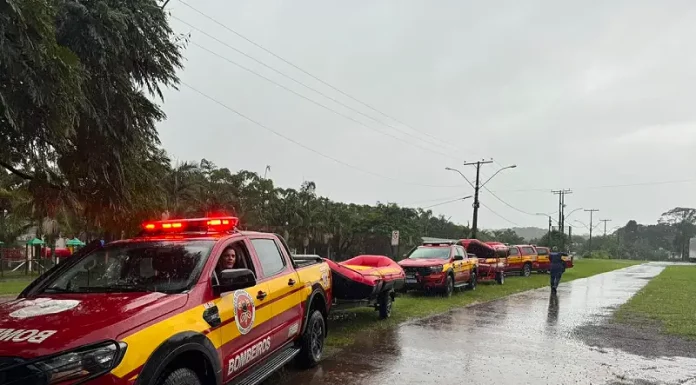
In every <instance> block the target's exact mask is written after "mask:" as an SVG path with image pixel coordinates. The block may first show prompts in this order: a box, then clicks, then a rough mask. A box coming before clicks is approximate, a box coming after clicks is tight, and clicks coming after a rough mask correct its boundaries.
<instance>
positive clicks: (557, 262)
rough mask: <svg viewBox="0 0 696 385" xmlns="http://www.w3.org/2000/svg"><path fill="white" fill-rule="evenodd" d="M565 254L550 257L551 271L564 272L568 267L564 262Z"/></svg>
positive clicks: (552, 254) (555, 254) (556, 253)
mask: <svg viewBox="0 0 696 385" xmlns="http://www.w3.org/2000/svg"><path fill="white" fill-rule="evenodd" d="M563 254H565V253H558V252H553V253H551V254H550V255H549V260H550V261H551V271H555V272H564V271H565V268H566V265H565V261H564V260H563V258H562V257H563Z"/></svg>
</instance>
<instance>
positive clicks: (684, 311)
mask: <svg viewBox="0 0 696 385" xmlns="http://www.w3.org/2000/svg"><path fill="white" fill-rule="evenodd" d="M614 320H615V321H618V322H620V323H624V324H628V325H633V326H644V325H645V321H646V320H651V321H654V322H657V323H658V325H659V328H660V331H661V332H663V333H666V334H671V335H677V336H682V337H687V338H694V339H696V266H669V267H667V268H665V269H664V270H663V271H662V273H660V275H658V276H657V277H655V278H654V279H653V280H651V281H650V282H649V283H648V284H647V285H646V286H645V287H644V288H643V289H642V290H641V291H639V292H638V293H637V294H636V295H635V296H633V298H631V300H629V301H628V302H627V303H625V304H624V305H622V306H621V307H620V308H619V310H617V312H616V313H615V314H614Z"/></svg>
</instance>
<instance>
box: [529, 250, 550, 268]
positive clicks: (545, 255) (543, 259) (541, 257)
mask: <svg viewBox="0 0 696 385" xmlns="http://www.w3.org/2000/svg"><path fill="white" fill-rule="evenodd" d="M535 249H536V252H537V260H536V262H534V263H533V264H532V265H533V266H532V267H533V268H534V270H536V271H538V272H540V273H546V272H547V271H549V270H550V269H551V260H550V259H549V255H551V250H550V249H549V248H548V247H541V246H535Z"/></svg>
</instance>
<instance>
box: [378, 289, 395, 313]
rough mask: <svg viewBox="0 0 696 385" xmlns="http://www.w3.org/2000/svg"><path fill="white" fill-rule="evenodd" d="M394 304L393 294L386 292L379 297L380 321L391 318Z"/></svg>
mask: <svg viewBox="0 0 696 385" xmlns="http://www.w3.org/2000/svg"><path fill="white" fill-rule="evenodd" d="M393 303H394V299H393V297H392V296H391V293H389V292H386V293H383V294H382V295H380V296H379V319H387V318H389V317H390V316H391V312H392V304H393Z"/></svg>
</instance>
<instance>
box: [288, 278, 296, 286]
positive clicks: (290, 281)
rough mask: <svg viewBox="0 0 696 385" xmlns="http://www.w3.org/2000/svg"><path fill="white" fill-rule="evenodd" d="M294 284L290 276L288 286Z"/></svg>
mask: <svg viewBox="0 0 696 385" xmlns="http://www.w3.org/2000/svg"><path fill="white" fill-rule="evenodd" d="M294 285H295V280H294V279H292V278H290V279H289V280H288V286H294Z"/></svg>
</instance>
